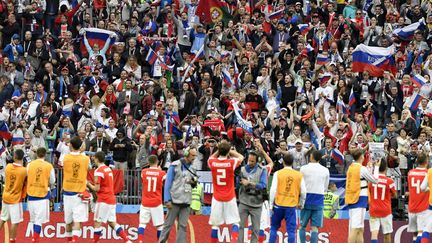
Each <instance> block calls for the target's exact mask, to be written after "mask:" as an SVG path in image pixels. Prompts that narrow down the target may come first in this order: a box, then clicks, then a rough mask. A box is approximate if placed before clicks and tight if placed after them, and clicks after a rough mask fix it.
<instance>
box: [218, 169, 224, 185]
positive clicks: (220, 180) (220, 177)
mask: <svg viewBox="0 0 432 243" xmlns="http://www.w3.org/2000/svg"><path fill="white" fill-rule="evenodd" d="M225 179H226V170H225V169H217V170H216V184H217V185H218V186H226V185H227V183H226V181H225Z"/></svg>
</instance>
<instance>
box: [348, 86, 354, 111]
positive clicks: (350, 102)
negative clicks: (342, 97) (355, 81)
mask: <svg viewBox="0 0 432 243" xmlns="http://www.w3.org/2000/svg"><path fill="white" fill-rule="evenodd" d="M355 102H356V98H355V95H354V91H353V89H351V93H350V96H349V101H348V105H349V106H350V107H351V106H353V105H354V104H355Z"/></svg>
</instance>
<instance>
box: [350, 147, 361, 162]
mask: <svg viewBox="0 0 432 243" xmlns="http://www.w3.org/2000/svg"><path fill="white" fill-rule="evenodd" d="M351 155H352V157H353V158H354V160H355V161H357V160H359V159H360V157H361V156H362V155H363V150H361V149H355V150H354V151H352V153H351Z"/></svg>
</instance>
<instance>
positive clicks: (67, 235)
mask: <svg viewBox="0 0 432 243" xmlns="http://www.w3.org/2000/svg"><path fill="white" fill-rule="evenodd" d="M66 239H67V241H68V242H72V232H66Z"/></svg>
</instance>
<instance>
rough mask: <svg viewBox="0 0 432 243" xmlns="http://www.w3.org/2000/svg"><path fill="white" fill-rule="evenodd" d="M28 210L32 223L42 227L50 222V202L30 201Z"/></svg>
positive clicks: (44, 200)
mask: <svg viewBox="0 0 432 243" xmlns="http://www.w3.org/2000/svg"><path fill="white" fill-rule="evenodd" d="M28 210H29V213H30V222H32V223H34V224H38V225H42V224H45V223H48V222H49V216H50V215H49V212H50V211H49V200H48V199H42V200H34V201H28Z"/></svg>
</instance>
